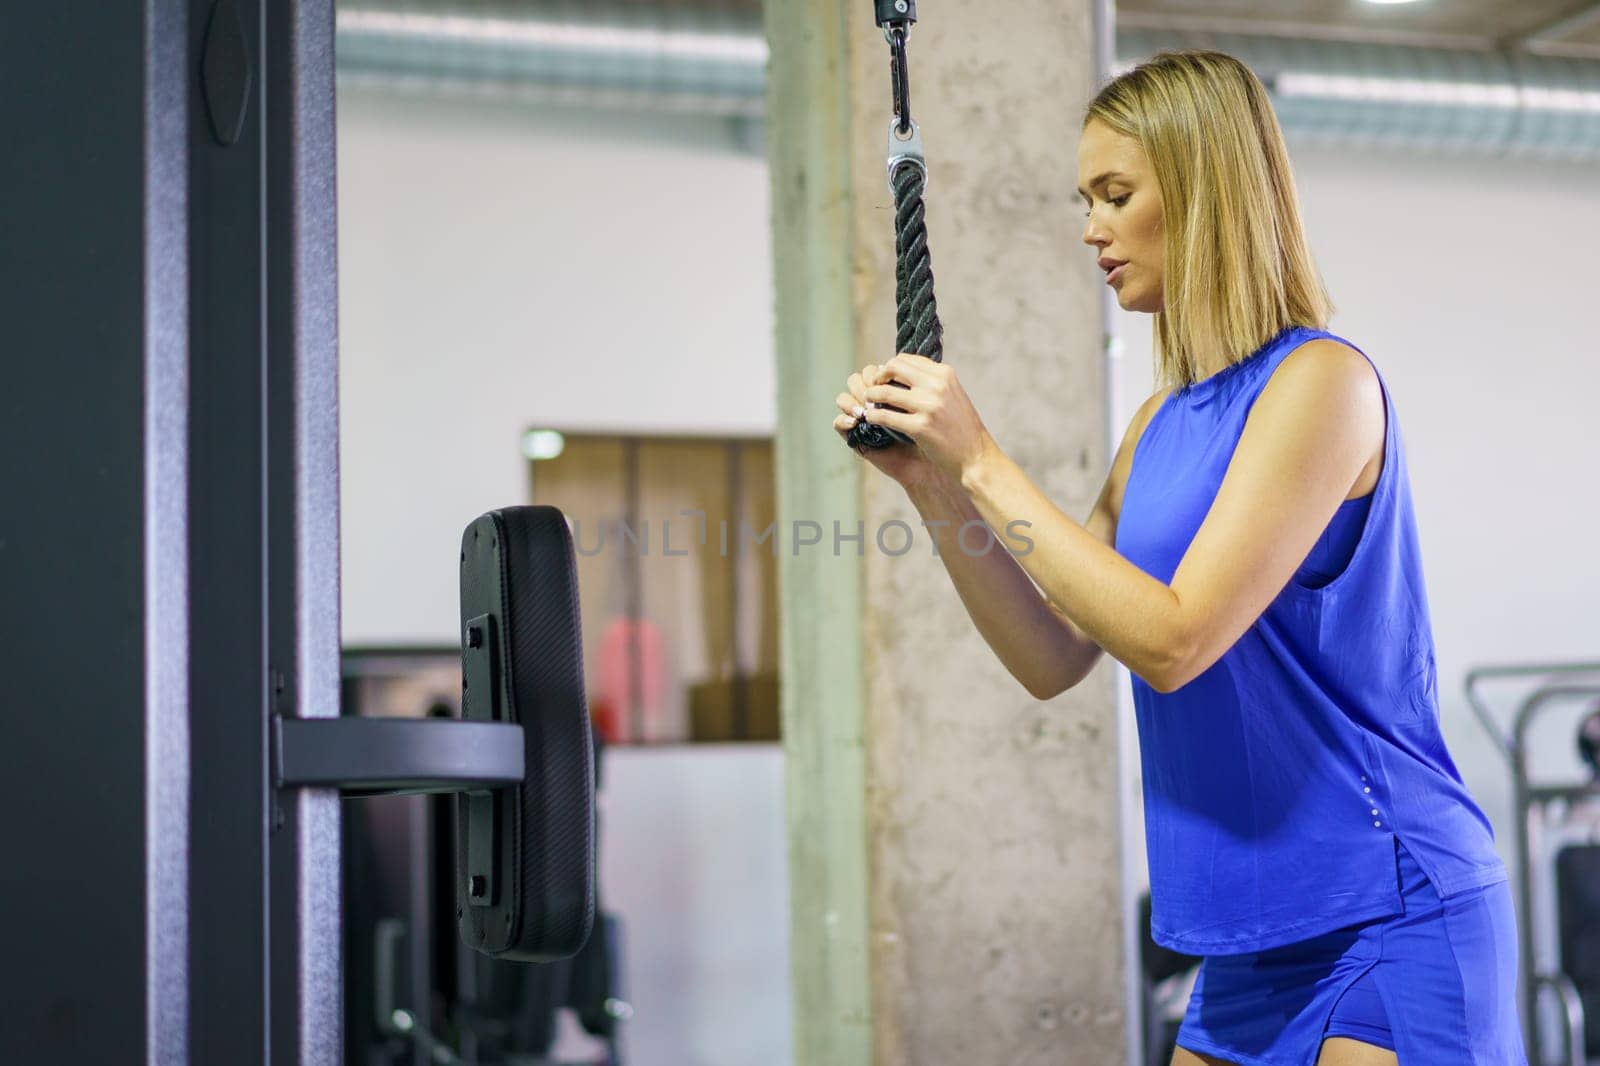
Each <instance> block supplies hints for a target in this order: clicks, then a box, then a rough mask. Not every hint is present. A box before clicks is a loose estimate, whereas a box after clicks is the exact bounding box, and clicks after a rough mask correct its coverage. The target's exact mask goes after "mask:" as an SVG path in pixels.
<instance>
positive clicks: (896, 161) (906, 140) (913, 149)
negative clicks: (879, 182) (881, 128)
mask: <svg viewBox="0 0 1600 1066" xmlns="http://www.w3.org/2000/svg"><path fill="white" fill-rule="evenodd" d="M899 128H900V117H899V116H898V115H897V116H895V117H894V118H892V119H890V120H889V163H888V166H887V172H888V184H889V192H890V193H893V192H894V172H895V170H896V169H897V168H898V167H899V166H900V164H901V163H910V164H911V165H912V166H914V167H916V168H917V169H918V170H920V171H922V188H923V189H924V190H926V189H927V188H928V163H927V161H926V160H925V159H923V158H922V131H921V129H920V128H919V127H918V126H917V120H916V119H912V120H911V136H909V137H901V136H900V134H899V132H898V131H899Z"/></svg>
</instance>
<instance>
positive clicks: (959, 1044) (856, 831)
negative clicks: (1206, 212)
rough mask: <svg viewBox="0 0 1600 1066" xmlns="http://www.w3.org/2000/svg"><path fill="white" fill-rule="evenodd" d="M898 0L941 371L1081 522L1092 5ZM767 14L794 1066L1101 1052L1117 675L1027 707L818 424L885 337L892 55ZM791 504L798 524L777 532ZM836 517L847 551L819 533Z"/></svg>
mask: <svg viewBox="0 0 1600 1066" xmlns="http://www.w3.org/2000/svg"><path fill="white" fill-rule="evenodd" d="M919 14H920V16H921V20H922V21H921V22H919V23H918V25H917V27H916V28H915V30H914V31H913V33H912V36H911V42H910V71H911V101H912V113H913V115H914V117H915V118H916V120H917V122H918V123H919V124H920V126H921V128H922V135H923V141H924V144H925V147H926V151H927V154H928V162H929V167H930V170H931V174H932V176H931V180H930V186H929V190H928V194H927V218H928V229H929V245H930V249H931V254H932V261H933V272H934V277H935V279H936V293H937V296H938V300H939V310H940V317H941V319H942V321H943V323H944V327H945V359H946V361H947V362H948V363H950V364H951V365H952V366H953V367H955V368H957V369H958V372H959V374H960V377H961V380H962V382H963V383H964V384H965V385H966V387H967V389H968V391H969V392H970V393H971V395H972V396H973V399H974V401H975V402H976V404H977V406H978V410H979V412H980V413H981V415H982V416H983V418H984V421H985V423H986V424H987V425H988V426H989V427H990V430H991V432H993V433H994V435H995V437H996V439H997V441H998V442H999V444H1000V446H1001V447H1002V448H1004V449H1005V450H1006V452H1007V453H1008V454H1010V455H1011V456H1012V457H1013V458H1015V459H1016V460H1017V461H1018V462H1019V463H1020V464H1021V466H1022V467H1023V469H1024V470H1026V471H1027V473H1028V475H1029V476H1030V477H1032V478H1033V479H1034V480H1035V481H1036V483H1038V484H1039V485H1040V486H1041V488H1042V489H1043V490H1044V491H1045V492H1046V494H1047V495H1049V497H1050V498H1051V499H1052V500H1053V501H1055V502H1056V504H1057V505H1058V506H1060V507H1061V508H1062V510H1064V511H1065V512H1066V513H1068V514H1070V515H1072V516H1073V517H1074V518H1077V519H1079V520H1082V519H1084V518H1086V517H1087V515H1088V513H1089V510H1090V508H1091V506H1092V504H1093V501H1094V498H1095V495H1096V494H1097V493H1098V491H1099V487H1100V484H1101V482H1102V480H1103V479H1104V476H1105V473H1106V469H1107V466H1108V463H1109V457H1110V447H1109V437H1110V429H1111V427H1109V426H1108V424H1107V420H1108V415H1109V404H1108V399H1107V396H1108V389H1107V382H1106V362H1105V357H1104V353H1105V350H1106V344H1105V331H1106V315H1105V303H1104V290H1103V278H1102V276H1101V272H1100V271H1099V269H1098V268H1096V267H1095V265H1094V261H1093V256H1092V255H1091V254H1090V251H1089V249H1087V248H1086V247H1085V246H1084V245H1082V244H1081V243H1080V239H1079V238H1080V234H1081V232H1082V225H1083V220H1082V218H1081V213H1080V212H1081V209H1080V208H1079V207H1078V206H1077V205H1076V204H1075V203H1074V195H1073V189H1074V187H1075V185H1076V180H1075V178H1076V151H1077V140H1078V125H1079V121H1080V117H1081V114H1082V110H1083V107H1084V105H1085V104H1086V103H1087V101H1088V99H1089V97H1090V95H1091V94H1092V92H1093V91H1094V89H1095V87H1096V85H1097V74H1096V71H1097V62H1098V61H1097V58H1096V57H1097V48H1096V43H1097V40H1100V39H1103V31H1104V25H1103V23H1102V21H1101V20H1100V18H1098V17H1097V12H1096V5H1095V4H1092V3H1085V2H1077V3H1067V4H1063V3H1060V2H1059V0H1019V2H1016V3H1010V4H1006V5H993V4H962V5H958V4H933V3H927V2H925V3H923V4H922V5H921V6H920V9H919ZM766 21H767V34H768V40H769V43H770V45H771V52H772V60H771V68H770V79H769V90H768V94H769V95H768V104H769V107H768V122H769V128H768V138H769V146H770V153H771V163H772V215H773V237H774V248H775V257H776V258H775V280H776V286H777V294H776V297H777V299H776V308H777V351H778V363H779V367H778V410H779V420H778V447H777V458H778V492H779V504H778V522H779V524H778V529H779V531H780V533H781V535H782V536H783V537H784V543H783V545H782V552H781V562H780V571H779V574H780V579H779V585H780V592H781V596H782V601H781V603H782V606H781V618H782V666H781V669H782V675H783V686H784V687H783V696H782V708H783V716H784V736H785V746H786V753H787V767H788V771H787V772H788V788H789V842H790V858H791V866H792V875H791V905H792V914H793V926H792V935H793V942H792V947H791V957H792V959H793V977H794V1046H795V1060H794V1061H795V1064H796V1066H824V1064H826V1066H858V1064H859V1066H865V1064H867V1063H878V1064H882V1066H899V1064H913V1063H914V1064H917V1066H938V1064H943V1063H950V1064H952V1066H953V1064H958V1063H959V1064H967V1063H972V1062H1005V1063H1008V1064H1023V1063H1069V1062H1070V1063H1095V1064H1115V1063H1120V1062H1123V1061H1124V1059H1125V1056H1126V1054H1127V1049H1126V1037H1125V1033H1126V1031H1127V1029H1126V1021H1127V1019H1126V1015H1125V1009H1124V1002H1125V997H1124V991H1123V990H1124V952H1123V926H1122V917H1121V916H1122V906H1121V901H1120V892H1121V874H1120V861H1121V860H1120V855H1121V849H1120V844H1119V841H1120V836H1121V833H1120V826H1119V820H1118V819H1119V815H1118V801H1117V797H1118V782H1117V764H1118V758H1117V735H1118V729H1117V719H1116V710H1115V708H1116V700H1115V689H1114V684H1115V679H1116V676H1117V675H1116V673H1115V671H1114V669H1113V667H1112V666H1111V664H1110V663H1109V662H1108V663H1107V664H1105V665H1103V666H1102V667H1101V668H1100V670H1099V671H1098V672H1097V673H1096V674H1095V675H1094V676H1092V677H1091V678H1090V679H1088V680H1087V681H1085V682H1084V683H1083V684H1082V685H1080V686H1079V687H1078V688H1076V689H1074V690H1073V691H1072V692H1070V693H1068V694H1066V695H1064V696H1062V697H1061V698H1059V699H1056V700H1054V701H1051V702H1049V703H1041V702H1039V701H1037V700H1035V699H1034V698H1033V697H1031V696H1029V695H1028V694H1027V692H1026V691H1025V690H1024V689H1023V688H1022V687H1021V685H1020V684H1019V683H1018V682H1017V681H1016V680H1014V679H1013V678H1012V677H1011V676H1010V675H1009V674H1007V673H1006V671H1005V670H1004V668H1003V667H1002V666H1001V665H1000V663H999V661H998V660H997V659H996V658H995V656H994V654H993V653H992V652H991V651H990V650H989V648H988V647H987V646H986V645H985V644H984V642H983V640H982V638H981V637H980V636H979V635H978V633H977V631H976V629H975V628H974V627H973V625H972V623H971V621H970V619H969V618H968V617H967V614H966V611H965V609H964V608H963V606H962V604H961V602H960V600H959V598H958V597H957V595H956V593H955V591H954V589H953V587H952V586H951V584H950V582H949V579H948V577H947V576H946V574H945V572H944V567H943V564H942V563H941V562H940V561H939V560H938V559H937V558H934V557H933V554H932V545H931V541H930V538H929V536H928V534H927V532H926V531H925V530H923V529H922V528H921V527H920V525H919V521H920V519H919V516H918V515H917V513H916V511H915V509H914V508H913V507H912V506H911V505H910V503H909V501H908V500H907V499H906V498H905V496H904V494H903V493H902V492H901V491H900V489H899V488H898V487H897V486H895V485H894V484H893V483H892V482H890V481H888V480H887V479H885V478H883V477H881V476H879V475H878V474H877V473H876V472H875V471H873V470H872V469H871V468H870V467H868V466H867V465H866V464H865V463H864V462H862V461H861V460H859V459H858V458H857V457H856V456H855V455H854V454H853V453H851V452H850V450H849V449H847V448H846V447H845V446H844V445H843V444H842V443H841V442H840V441H839V440H838V438H837V436H836V435H835V433H834V431H833V430H832V428H831V426H830V422H831V420H832V417H833V413H834V407H833V396H834V395H835V394H836V393H837V392H838V391H839V390H840V389H841V388H842V387H843V385H844V380H845V378H846V377H847V375H848V374H849V373H850V371H851V370H853V369H855V368H858V367H860V366H861V365H863V364H865V363H868V362H876V363H881V362H884V361H886V360H887V358H888V357H889V356H890V355H891V354H892V353H893V342H894V306H893V301H894V263H893V229H892V227H893V200H892V197H891V195H890V193H889V190H888V188H887V186H886V184H885V177H884V139H885V133H886V129H887V125H888V121H889V106H890V104H889V100H890V97H889V76H888V49H887V46H886V45H885V43H884V40H883V37H882V34H881V33H879V32H878V31H877V30H876V28H875V27H874V25H873V22H872V5H871V4H869V3H866V2H865V0H785V2H782V3H770V4H768V5H767V8H766ZM1097 35H1098V36H1097ZM1101 51H1103V49H1102V50H1101ZM1120 428H1121V427H1117V430H1118V432H1119V433H1120ZM895 519H898V520H900V521H902V522H905V523H906V524H907V525H908V526H910V527H911V529H913V530H914V531H916V534H917V539H916V541H915V544H914V547H913V550H911V551H909V552H907V553H905V554H903V555H890V554H887V553H886V552H885V551H883V550H880V548H879V546H878V545H877V543H876V541H875V536H876V532H877V530H878V529H879V528H880V527H883V526H884V524H885V523H888V522H891V521H892V520H895ZM807 522H815V523H817V525H818V526H820V528H821V541H820V543H817V544H814V545H806V544H804V543H803V539H802V541H801V542H800V543H798V544H797V543H796V542H795V541H794V533H795V531H796V530H797V529H798V530H799V531H800V532H801V535H802V538H804V537H805V536H806V535H807V531H808V530H812V527H809V526H807V525H806V523H807ZM835 522H837V523H838V525H839V529H840V531H841V532H842V533H843V534H844V535H851V534H854V533H855V532H856V531H857V523H858V522H860V523H862V524H863V527H864V532H865V537H864V542H863V543H862V544H860V545H858V544H857V542H855V541H843V542H840V543H839V544H838V546H837V547H836V545H835V539H834V523H835ZM887 540H888V544H889V547H890V549H891V550H898V548H899V545H900V543H901V539H900V537H899V536H898V535H896V534H894V533H891V534H889V535H888V537H887ZM858 550H859V552H860V554H858Z"/></svg>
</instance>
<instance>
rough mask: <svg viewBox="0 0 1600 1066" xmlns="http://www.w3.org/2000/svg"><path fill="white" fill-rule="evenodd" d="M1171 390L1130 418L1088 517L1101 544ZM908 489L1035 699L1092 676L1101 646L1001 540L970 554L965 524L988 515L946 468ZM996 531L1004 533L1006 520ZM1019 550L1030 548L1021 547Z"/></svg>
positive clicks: (951, 569) (965, 592) (960, 591)
mask: <svg viewBox="0 0 1600 1066" xmlns="http://www.w3.org/2000/svg"><path fill="white" fill-rule="evenodd" d="M1165 395H1166V394H1165V393H1164V392H1163V393H1158V394H1157V395H1155V396H1153V397H1151V398H1150V399H1149V400H1147V401H1146V402H1145V404H1144V406H1142V407H1141V408H1140V409H1139V411H1138V412H1137V413H1136V414H1135V415H1134V417H1133V419H1132V420H1131V421H1130V423H1129V426H1128V430H1127V433H1126V434H1125V435H1124V437H1123V441H1122V446H1121V447H1120V448H1119V449H1118V450H1117V455H1116V458H1115V459H1114V460H1113V462H1112V465H1111V470H1110V471H1109V472H1108V473H1107V475H1106V480H1105V484H1104V485H1103V486H1102V487H1101V490H1100V496H1099V498H1098V499H1097V500H1096V501H1095V506H1094V510H1093V512H1092V513H1091V514H1090V515H1089V520H1088V521H1087V522H1085V523H1084V527H1083V528H1084V529H1086V530H1087V531H1088V532H1089V534H1090V535H1091V536H1093V537H1095V538H1096V539H1097V540H1099V541H1100V542H1101V543H1103V544H1106V545H1110V544H1112V543H1114V542H1115V539H1116V532H1117V514H1118V512H1119V511H1120V509H1121V506H1122V489H1123V486H1124V485H1126V484H1127V480H1128V470H1129V468H1130V467H1131V465H1132V462H1133V450H1134V448H1135V447H1136V446H1137V445H1138V441H1139V437H1140V436H1141V435H1142V434H1143V432H1144V427H1145V425H1146V424H1147V423H1148V422H1149V420H1150V416H1151V415H1152V414H1154V413H1155V410H1156V408H1157V407H1159V406H1160V403H1161V400H1162V399H1163V398H1164V397H1165ZM907 495H908V496H909V497H910V499H911V502H912V503H913V504H914V505H915V506H916V508H917V513H918V514H920V515H921V516H922V520H923V521H924V522H925V523H927V525H928V528H929V529H930V530H931V531H932V532H933V533H934V535H935V539H936V541H937V543H938V546H939V557H940V558H941V559H942V560H944V565H945V570H946V571H947V572H948V573H949V574H950V580H951V582H952V583H953V584H954V585H955V587H956V593H957V595H959V596H960V597H961V602H962V603H963V604H964V605H965V606H966V608H967V614H968V615H970V616H971V618H972V621H973V624H974V625H976V626H977V628H978V632H979V633H981V634H982V635H983V639H984V640H985V641H986V642H987V643H988V645H989V647H990V648H991V649H993V651H994V653H995V655H996V656H997V657H998V658H999V659H1000V662H1001V663H1002V664H1004V665H1005V668H1006V669H1007V670H1009V671H1010V672H1011V675H1012V676H1013V677H1015V678H1016V679H1017V680H1018V681H1020V682H1021V683H1022V686H1023V687H1024V688H1025V689H1027V690H1028V693H1029V694H1030V695H1032V696H1034V697H1035V698H1037V699H1041V700H1046V699H1051V698H1052V697H1054V696H1056V695H1059V694H1060V693H1062V692H1064V691H1066V690H1067V689H1069V688H1072V687H1073V686H1074V685H1076V684H1078V682H1080V681H1082V680H1083V679H1084V678H1085V677H1087V676H1088V675H1089V673H1090V671H1092V670H1093V669H1094V667H1095V665H1096V664H1097V663H1098V662H1099V661H1100V656H1101V654H1102V650H1101V648H1100V646H1099V645H1098V644H1096V643H1095V642H1094V641H1093V640H1092V639H1091V638H1090V637H1089V635H1088V634H1087V633H1085V632H1084V631H1083V630H1082V629H1080V628H1078V627H1077V626H1076V625H1074V624H1073V622H1072V620H1071V619H1070V618H1068V617H1067V616H1066V615H1065V614H1064V613H1062V611H1061V610H1060V608H1058V607H1057V606H1056V605H1055V604H1053V603H1051V602H1050V601H1049V599H1048V598H1047V597H1043V596H1041V595H1040V592H1039V589H1038V587H1037V586H1036V585H1035V584H1034V583H1033V579H1032V578H1030V577H1029V576H1028V573H1027V571H1026V570H1024V569H1023V567H1022V566H1020V565H1019V564H1018V563H1017V560H1016V559H1014V558H1013V557H1012V556H1011V553H1010V552H1008V551H1006V549H1005V548H1004V547H1003V546H1002V544H1001V543H999V542H998V541H996V542H994V543H991V545H990V547H989V550H988V551H986V552H982V553H979V554H969V553H968V551H967V550H966V549H965V548H964V547H963V546H962V544H961V543H960V540H959V535H960V531H961V527H962V525H963V524H965V523H966V522H969V521H974V520H977V521H982V520H983V516H982V515H981V514H980V513H979V512H978V509H977V508H976V507H975V506H974V505H973V503H972V500H971V499H970V498H969V497H968V496H967V494H966V493H965V492H963V491H962V489H961V486H960V483H959V482H957V481H956V480H955V479H953V478H949V477H945V476H943V475H941V476H939V477H937V478H932V479H930V480H929V481H927V482H924V483H923V484H922V485H920V486H918V487H917V488H914V489H910V490H908V492H907ZM995 532H996V537H997V538H999V537H1001V536H1002V535H1003V527H1002V529H1000V530H996V531H995ZM1024 532H1026V531H1024ZM1035 547H1037V545H1035ZM1017 550H1018V551H1021V550H1024V549H1023V546H1021V545H1019V546H1018V548H1017Z"/></svg>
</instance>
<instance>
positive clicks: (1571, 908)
mask: <svg viewBox="0 0 1600 1066" xmlns="http://www.w3.org/2000/svg"><path fill="white" fill-rule="evenodd" d="M1556 915H1557V922H1558V924H1559V926H1560V935H1561V972H1562V973H1564V974H1566V975H1567V977H1569V978H1570V979H1571V980H1572V983H1573V984H1574V985H1575V986H1577V989H1578V996H1579V998H1580V999H1582V1000H1583V1007H1584V1015H1585V1018H1586V1023H1585V1028H1586V1030H1587V1032H1586V1033H1585V1034H1584V1036H1585V1041H1584V1042H1585V1044H1586V1045H1587V1053H1588V1054H1589V1055H1600V844H1573V845H1569V846H1567V847H1564V848H1562V849H1561V850H1560V851H1559V852H1558V853H1557V854H1556ZM1523 950H1524V951H1526V950H1528V948H1527V946H1526V945H1524V946H1523Z"/></svg>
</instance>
